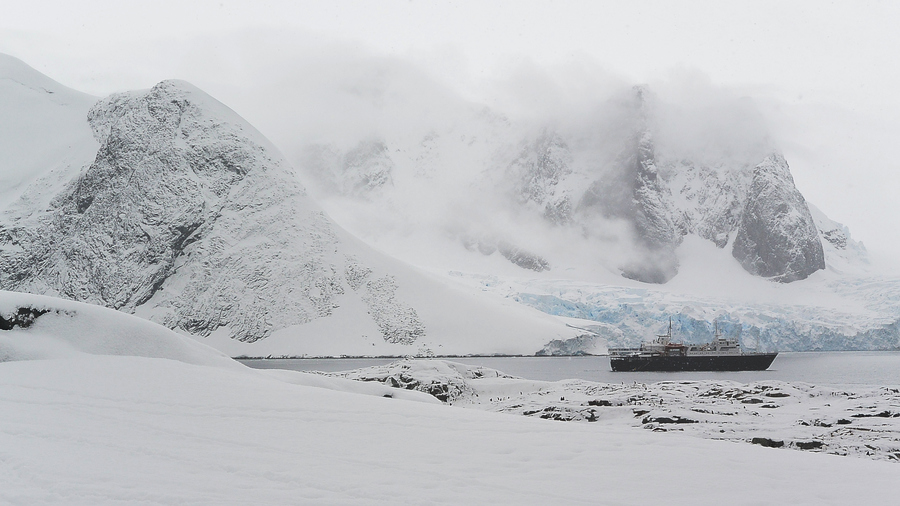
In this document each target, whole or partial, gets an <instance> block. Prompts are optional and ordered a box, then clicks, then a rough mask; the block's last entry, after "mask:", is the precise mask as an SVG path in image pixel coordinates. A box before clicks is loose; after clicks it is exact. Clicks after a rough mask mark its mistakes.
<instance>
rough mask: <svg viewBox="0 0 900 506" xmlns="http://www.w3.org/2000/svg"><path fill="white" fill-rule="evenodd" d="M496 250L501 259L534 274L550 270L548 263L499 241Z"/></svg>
mask: <svg viewBox="0 0 900 506" xmlns="http://www.w3.org/2000/svg"><path fill="white" fill-rule="evenodd" d="M497 250H498V251H499V252H500V254H501V255H503V258H505V259H507V260H509V261H510V262H512V263H514V264H516V265H518V266H519V267H521V268H523V269H528V270H531V271H535V272H542V271H549V270H550V262H548V261H547V260H545V259H543V258H541V257H540V256H538V255H535V254H534V253H531V252H528V251H525V250H523V249H522V248H519V247H517V246H515V245H513V244H510V243H508V242H505V241H500V243H499V244H497Z"/></svg>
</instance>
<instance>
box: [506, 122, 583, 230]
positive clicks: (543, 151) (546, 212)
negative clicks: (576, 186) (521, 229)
mask: <svg viewBox="0 0 900 506" xmlns="http://www.w3.org/2000/svg"><path fill="white" fill-rule="evenodd" d="M571 163H572V154H571V153H570V151H569V146H568V145H566V142H565V141H564V140H563V139H562V138H561V137H560V136H559V135H558V134H556V133H555V132H551V131H544V132H543V133H542V134H541V135H540V136H539V137H538V138H537V139H535V140H534V142H530V143H526V144H525V145H524V146H523V147H522V151H521V153H520V154H519V156H518V157H517V158H516V159H515V160H513V162H512V163H511V164H510V166H509V169H508V172H509V173H510V174H511V176H512V179H513V180H515V181H516V182H517V186H516V187H515V189H514V192H515V194H516V199H517V200H519V201H520V202H522V203H530V204H531V205H536V206H537V207H538V208H540V209H542V210H543V211H542V214H543V216H544V218H545V219H547V220H548V221H550V222H551V223H555V224H564V223H568V222H570V221H571V219H572V208H571V203H570V201H569V197H568V196H567V195H565V194H564V193H562V192H561V191H560V190H559V188H558V185H559V182H560V181H561V180H562V179H563V178H564V177H565V176H567V175H568V174H570V173H571V172H572V169H571V168H570V167H569V165H570V164H571Z"/></svg>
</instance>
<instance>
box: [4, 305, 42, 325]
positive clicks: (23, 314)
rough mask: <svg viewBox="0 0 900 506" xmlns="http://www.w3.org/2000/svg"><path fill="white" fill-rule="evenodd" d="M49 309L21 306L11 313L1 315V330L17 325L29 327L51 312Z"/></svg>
mask: <svg viewBox="0 0 900 506" xmlns="http://www.w3.org/2000/svg"><path fill="white" fill-rule="evenodd" d="M49 312H50V310H49V309H36V308H33V307H20V308H19V309H17V310H16V312H15V313H12V314H10V315H0V330H12V329H14V328H16V327H19V328H23V329H25V328H28V327H30V326H31V325H32V324H33V323H34V321H35V320H36V319H37V318H38V317H39V316H41V315H45V314H47V313H49Z"/></svg>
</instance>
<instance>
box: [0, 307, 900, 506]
mask: <svg viewBox="0 0 900 506" xmlns="http://www.w3.org/2000/svg"><path fill="white" fill-rule="evenodd" d="M23 308H24V309H26V311H25V312H21V311H20V310H21V309H23ZM32 310H33V312H32ZM43 311H47V312H43ZM26 313H27V314H26ZM37 313H42V314H37ZM35 315H36V316H35ZM0 316H2V318H3V320H0V324H2V325H0V442H2V448H3V450H2V457H3V458H2V459H0V503H4V504H20V503H22V504H65V505H82V504H83V505H102V504H123V503H127V504H134V503H141V504H183V503H194V504H255V503H263V504H273V505H277V504H298V503H301V504H333V505H347V504H365V505H380V504H384V505H388V504H397V503H409V504H430V503H432V504H438V503H449V504H516V505H523V504H547V503H548V502H549V503H552V504H594V503H596V502H597V501H598V498H599V500H600V501H601V502H610V503H619V504H630V503H633V502H635V500H637V501H639V502H643V503H667V504H692V505H694V504H722V503H724V502H734V500H735V490H736V489H738V488H740V489H741V490H742V493H741V498H742V499H743V500H744V501H745V502H746V503H747V504H777V503H782V502H789V503H791V504H798V505H801V504H810V505H812V504H815V505H823V504H852V503H858V502H863V503H870V504H888V503H890V501H891V500H893V499H894V493H893V488H892V487H893V486H894V484H895V482H896V473H897V470H896V464H890V463H887V462H874V461H867V460H864V459H858V458H847V457H835V456H832V455H821V454H813V453H803V452H796V451H784V450H776V449H771V448H761V447H758V446H751V445H741V444H735V443H731V442H724V441H709V440H704V439H700V438H697V437H689V436H683V435H679V434H659V433H654V432H650V431H646V430H641V429H638V428H634V427H627V426H625V427H623V426H621V425H620V426H616V425H613V424H587V423H585V424H573V423H560V422H554V421H549V420H539V419H531V418H527V417H522V416H512V415H508V414H499V413H487V412H479V411H475V410H466V409H462V408H457V407H453V406H445V405H440V403H439V402H438V401H437V400H436V399H434V398H433V397H431V396H429V395H428V394H425V393H422V392H417V391H410V390H400V389H395V388H390V387H389V386H386V385H384V384H381V383H377V382H368V383H362V382H356V381H351V380H348V379H342V378H329V377H325V376H321V375H315V374H305V373H300V372H294V371H280V372H278V373H276V372H274V371H257V370H251V369H249V368H247V367H244V366H242V365H240V364H238V363H236V362H234V361H232V360H230V359H229V358H228V357H225V356H223V355H222V354H221V353H219V352H217V351H215V350H213V349H211V348H209V347H207V346H204V345H202V344H199V343H196V342H193V341H192V340H191V339H189V338H187V337H184V336H180V335H178V334H175V333H174V332H171V331H169V330H167V329H165V328H162V327H160V326H158V325H156V324H154V323H151V322H147V321H144V320H140V319H138V318H135V317H133V316H131V315H126V314H122V313H117V312H115V311H112V310H109V309H105V308H101V307H97V306H91V305H87V304H81V303H77V302H72V301H63V300H59V299H52V298H49V297H39V296H34V295H27V294H19V293H9V292H0ZM11 321H18V323H17V324H15V325H11V327H12V328H7V323H9V322H11ZM26 321H30V323H26ZM11 359H15V360H11ZM529 386H531V385H529ZM313 387H326V388H313ZM514 388H516V389H517V392H518V390H519V388H520V387H519V386H518V385H516V386H514ZM334 390H343V391H334ZM611 390H615V389H611ZM654 390H655V391H658V390H660V389H654ZM528 391H531V389H529V390H528ZM528 391H526V392H525V393H526V394H527V393H528ZM551 391H552V392H553V395H557V394H558V393H559V392H560V391H565V392H566V395H568V392H569V391H568V390H561V389H559V388H553V389H552V390H551ZM485 392H487V391H485ZM490 392H491V395H496V394H497V392H498V390H496V389H494V390H490ZM363 393H367V394H370V395H359V394H363ZM581 395H583V394H581ZM672 397H674V395H668V396H666V400H667V401H668V400H669V399H670V398H672ZM610 398H611V399H612V400H616V399H615V398H612V397H610ZM576 399H581V396H578V397H576ZM407 400H415V401H422V402H407ZM779 401H781V402H783V401H785V399H779ZM503 407H508V406H506V405H504V406H503ZM625 409H627V408H625ZM784 409H788V408H784ZM660 415H662V413H660ZM709 416H714V415H709ZM810 421H812V420H810ZM862 422H863V423H862V425H868V424H866V423H865V421H862ZM855 423H859V422H855ZM767 435H770V434H767ZM686 461H690V462H692V464H691V465H692V471H693V472H696V473H699V474H701V475H702V476H704V478H705V479H706V480H707V481H709V482H710V483H712V484H718V485H717V486H708V487H707V486H705V487H697V486H696V485H695V484H694V482H693V481H691V480H687V481H686V480H685V479H684V477H683V476H680V475H676V474H673V473H671V472H670V471H671V469H672V468H674V467H676V466H678V465H683V463H684V462H686ZM648 475H651V476H655V477H658V478H656V479H653V480H651V481H649V482H648V481H647V476H648ZM523 477H527V478H528V479H523ZM748 482H749V483H764V484H765V486H758V487H749V488H747V487H746V484H747V483H748Z"/></svg>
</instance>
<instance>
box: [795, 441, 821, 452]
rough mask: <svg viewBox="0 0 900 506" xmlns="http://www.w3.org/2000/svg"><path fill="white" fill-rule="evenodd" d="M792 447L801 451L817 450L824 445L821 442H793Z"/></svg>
mask: <svg viewBox="0 0 900 506" xmlns="http://www.w3.org/2000/svg"><path fill="white" fill-rule="evenodd" d="M794 446H796V447H797V448H800V449H801V450H818V449H819V448H821V447H822V446H824V443H822V442H821V441H795V442H794Z"/></svg>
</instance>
